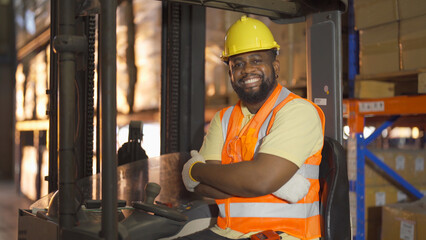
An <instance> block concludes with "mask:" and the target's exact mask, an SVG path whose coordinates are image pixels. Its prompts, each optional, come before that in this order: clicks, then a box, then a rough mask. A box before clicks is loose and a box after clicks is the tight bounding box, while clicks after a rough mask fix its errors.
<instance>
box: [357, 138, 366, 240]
mask: <svg viewBox="0 0 426 240" xmlns="http://www.w3.org/2000/svg"><path fill="white" fill-rule="evenodd" d="M355 138H356V145H357V148H356V150H357V154H356V156H357V159H356V160H357V164H356V169H357V176H356V186H355V191H356V206H357V207H356V236H355V239H356V240H364V239H365V152H364V149H365V145H364V137H363V134H362V133H356V134H355Z"/></svg>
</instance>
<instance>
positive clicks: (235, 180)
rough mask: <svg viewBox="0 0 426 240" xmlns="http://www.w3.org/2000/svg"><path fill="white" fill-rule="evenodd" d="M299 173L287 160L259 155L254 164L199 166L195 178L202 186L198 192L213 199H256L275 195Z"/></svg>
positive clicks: (199, 164) (193, 173) (215, 163)
mask: <svg viewBox="0 0 426 240" xmlns="http://www.w3.org/2000/svg"><path fill="white" fill-rule="evenodd" d="M297 170H298V167H297V166H296V164H294V163H292V162H290V161H289V160H287V159H284V158H281V157H278V156H275V155H271V154H266V153H259V154H257V155H256V157H255V159H253V160H252V161H244V162H239V163H234V164H226V165H222V164H220V163H219V162H218V161H207V162H206V164H201V163H197V164H195V165H194V166H193V167H192V170H191V175H192V177H193V178H194V179H195V180H197V181H199V182H200V184H199V185H198V186H197V187H196V188H195V191H196V192H198V193H200V194H202V195H204V196H206V197H211V198H216V199H223V198H229V197H231V196H238V197H257V196H263V195H267V194H270V193H273V192H274V191H276V190H277V189H279V188H280V187H281V186H283V185H284V184H285V183H286V182H287V181H288V180H289V179H290V178H291V177H292V176H293V175H294V174H295V173H296V171H297Z"/></svg>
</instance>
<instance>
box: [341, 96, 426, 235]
mask: <svg viewBox="0 0 426 240" xmlns="http://www.w3.org/2000/svg"><path fill="white" fill-rule="evenodd" d="M420 114H426V95H416V96H397V97H391V98H381V99H363V100H359V99H347V100H343V115H344V117H345V118H347V123H348V126H349V128H350V137H349V139H348V147H347V150H348V158H347V159H348V177H349V184H350V197H351V210H352V211H351V214H352V215H353V216H352V217H355V216H356V221H352V224H353V225H354V226H355V227H356V230H355V231H354V233H355V237H354V239H355V240H364V239H365V236H366V235H365V175H364V171H365V158H366V157H367V158H369V159H370V160H371V162H372V163H374V164H375V165H376V166H377V167H378V168H379V169H381V170H383V172H384V173H385V174H387V175H388V176H389V177H390V178H391V179H393V180H394V181H395V182H397V183H398V184H399V185H400V186H401V187H402V188H404V189H405V190H406V191H407V192H409V193H410V194H411V195H413V196H414V197H416V198H422V197H423V194H422V193H421V192H420V191H418V190H417V189H416V188H415V187H414V186H413V185H411V184H410V183H409V182H407V181H406V180H405V179H404V178H402V177H401V176H400V175H399V174H398V173H396V172H395V171H394V170H393V169H392V168H390V167H389V166H388V165H386V164H385V163H384V162H382V161H381V160H380V159H379V158H378V157H376V156H375V155H374V154H373V153H372V152H371V151H370V150H368V149H367V145H368V144H370V143H371V142H372V141H374V139H376V138H377V137H378V136H380V135H381V133H382V131H383V130H384V129H386V128H387V127H389V126H391V125H392V124H393V123H394V122H395V121H396V120H397V119H398V118H399V117H400V116H409V115H420ZM373 116H389V117H390V118H389V120H387V121H385V122H384V123H383V124H382V125H381V126H380V127H378V128H377V129H376V130H375V131H374V132H373V133H372V134H371V135H370V136H369V137H367V138H364V135H363V130H364V123H365V118H366V117H373ZM355 209H356V211H355ZM354 215H355V216H354Z"/></svg>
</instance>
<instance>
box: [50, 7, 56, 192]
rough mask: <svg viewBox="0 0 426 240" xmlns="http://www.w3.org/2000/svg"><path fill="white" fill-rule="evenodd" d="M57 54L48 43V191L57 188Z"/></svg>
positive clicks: (53, 28)
mask: <svg viewBox="0 0 426 240" xmlns="http://www.w3.org/2000/svg"><path fill="white" fill-rule="evenodd" d="M50 8H51V11H50V13H51V14H50V22H51V24H50V42H51V43H52V42H53V39H54V37H55V36H56V34H57V32H58V25H57V24H58V0H51V1H50ZM57 63H58V55H57V54H56V53H55V52H54V50H53V45H52V44H50V79H49V90H48V93H49V192H54V191H56V190H58V64H57Z"/></svg>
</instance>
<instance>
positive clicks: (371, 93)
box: [355, 80, 395, 99]
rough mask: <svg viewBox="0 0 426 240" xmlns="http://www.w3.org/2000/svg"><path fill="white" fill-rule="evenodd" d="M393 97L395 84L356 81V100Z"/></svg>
mask: <svg viewBox="0 0 426 240" xmlns="http://www.w3.org/2000/svg"><path fill="white" fill-rule="evenodd" d="M393 96H395V83H391V82H383V81H364V80H363V81H359V80H358V81H356V82H355V97H356V98H361V99H365V98H386V97H393Z"/></svg>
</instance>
